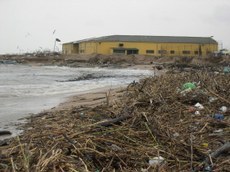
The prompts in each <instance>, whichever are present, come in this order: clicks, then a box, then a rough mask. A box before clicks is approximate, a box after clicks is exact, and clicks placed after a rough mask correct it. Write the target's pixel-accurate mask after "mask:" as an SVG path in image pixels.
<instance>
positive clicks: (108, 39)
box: [62, 35, 218, 57]
mask: <svg viewBox="0 0 230 172" xmlns="http://www.w3.org/2000/svg"><path fill="white" fill-rule="evenodd" d="M217 50H218V43H217V42H216V41H215V40H214V39H213V38H212V37H182V36H141V35H135V36H134V35H111V36H104V37H98V38H91V39H84V40H79V41H75V42H69V43H65V44H63V46H62V52H63V54H104V55H111V54H123V55H130V54H140V55H152V56H192V57H193V56H202V57H204V56H207V55H208V54H210V53H213V52H214V51H217Z"/></svg>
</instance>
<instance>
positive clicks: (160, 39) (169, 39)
mask: <svg viewBox="0 0 230 172" xmlns="http://www.w3.org/2000/svg"><path fill="white" fill-rule="evenodd" d="M89 41H96V42H110V41H111V42H157V43H198V44H218V43H217V42H216V41H215V40H214V39H213V38H212V37H187V36H142V35H111V36H103V37H98V38H91V39H84V40H79V41H75V42H72V43H74V44H75V43H80V42H89Z"/></svg>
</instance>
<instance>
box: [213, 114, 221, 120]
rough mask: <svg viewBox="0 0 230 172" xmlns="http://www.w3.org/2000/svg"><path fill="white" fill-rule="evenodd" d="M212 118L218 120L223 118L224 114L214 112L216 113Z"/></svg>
mask: <svg viewBox="0 0 230 172" xmlns="http://www.w3.org/2000/svg"><path fill="white" fill-rule="evenodd" d="M213 118H215V119H219V120H223V119H224V115H223V114H220V113H216V114H214V116H213Z"/></svg>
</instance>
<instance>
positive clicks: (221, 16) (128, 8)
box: [0, 0, 230, 54]
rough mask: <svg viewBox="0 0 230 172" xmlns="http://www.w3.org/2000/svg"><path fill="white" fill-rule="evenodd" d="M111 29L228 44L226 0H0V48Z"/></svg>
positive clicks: (49, 45) (46, 45) (43, 44)
mask: <svg viewBox="0 0 230 172" xmlns="http://www.w3.org/2000/svg"><path fill="white" fill-rule="evenodd" d="M54 30H56V32H55V33H54V34H53V31H54ZM111 34H128V35H160V36H214V39H216V40H217V41H220V42H222V43H223V45H224V47H225V48H230V0H0V54H3V53H19V52H27V51H29V52H31V51H35V50H39V49H50V50H52V49H53V45H54V39H55V38H59V39H60V40H61V41H62V42H70V41H74V40H79V39H84V38H89V37H98V36H104V35H111ZM58 47H59V49H61V44H58Z"/></svg>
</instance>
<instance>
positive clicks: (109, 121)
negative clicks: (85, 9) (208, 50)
mask: <svg viewBox="0 0 230 172" xmlns="http://www.w3.org/2000/svg"><path fill="white" fill-rule="evenodd" d="M175 81H176V82H175ZM189 81H193V82H196V83H198V82H200V83H199V88H197V87H196V88H195V89H192V90H191V91H190V92H188V93H186V95H183V94H181V93H180V92H178V88H182V86H183V84H184V83H187V82H189ZM229 90H230V77H226V75H223V74H214V73H211V72H196V73H193V72H191V73H188V72H187V73H180V74H173V73H171V74H166V75H162V76H158V77H152V78H147V79H144V80H141V81H140V82H139V83H136V84H135V85H133V84H132V85H129V86H128V87H127V88H126V90H125V91H124V93H123V95H122V96H121V97H120V98H119V100H117V101H116V102H115V103H113V104H112V103H110V105H108V104H107V103H106V102H105V103H104V104H102V105H101V106H97V107H92V108H85V109H84V111H81V112H80V111H78V110H77V107H73V109H69V110H64V111H63V110H62V111H57V112H49V113H46V114H45V117H46V118H45V119H44V120H42V118H43V117H42V116H38V117H33V118H31V123H28V124H27V127H30V130H25V133H24V134H23V135H22V136H20V137H19V138H16V139H14V140H12V142H11V143H10V144H9V145H7V146H4V147H0V151H1V163H0V171H35V172H36V171H100V172H102V171H103V172H105V171H109V172H110V171H125V172H133V171H145V172H154V171H162V172H163V171H194V172H198V171H221V172H223V171H229V169H230V161H229V159H230V154H229V151H230V143H229V141H230V134H229V133H230V132H229V131H230V112H229V111H226V112H225V113H224V118H223V116H222V115H223V114H222V113H219V110H220V107H222V106H223V105H225V106H226V107H227V106H229V105H230V91H229ZM210 97H213V98H216V99H215V101H210ZM198 102H199V104H201V105H202V106H203V107H204V108H202V110H201V111H200V110H198V109H196V108H195V107H194V105H195V104H196V103H198ZM191 107H193V108H195V111H194V109H192V110H191ZM189 109H190V110H189ZM196 111H200V113H201V115H194V113H195V112H196ZM81 113H83V114H84V118H82V117H81V116H82V114H81ZM217 114H218V115H217ZM216 118H217V119H216ZM152 164H160V165H157V166H156V167H155V165H152Z"/></svg>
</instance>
